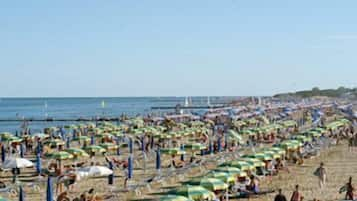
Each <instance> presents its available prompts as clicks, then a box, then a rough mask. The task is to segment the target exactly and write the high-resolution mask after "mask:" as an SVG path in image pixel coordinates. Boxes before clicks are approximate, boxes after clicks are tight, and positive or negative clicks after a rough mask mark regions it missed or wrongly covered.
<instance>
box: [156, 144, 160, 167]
mask: <svg viewBox="0 0 357 201" xmlns="http://www.w3.org/2000/svg"><path fill="white" fill-rule="evenodd" d="M156 169H157V170H160V169H161V156H160V149H158V150H157V151H156Z"/></svg>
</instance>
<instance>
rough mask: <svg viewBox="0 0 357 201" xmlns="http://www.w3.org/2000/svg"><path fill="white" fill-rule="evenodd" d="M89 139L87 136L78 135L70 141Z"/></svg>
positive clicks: (85, 140) (86, 140)
mask: <svg viewBox="0 0 357 201" xmlns="http://www.w3.org/2000/svg"><path fill="white" fill-rule="evenodd" d="M90 140H91V139H90V138H89V137H88V136H84V135H81V136H78V137H76V138H73V139H72V141H77V142H89V141H90Z"/></svg>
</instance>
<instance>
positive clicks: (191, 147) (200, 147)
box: [184, 143, 206, 151]
mask: <svg viewBox="0 0 357 201" xmlns="http://www.w3.org/2000/svg"><path fill="white" fill-rule="evenodd" d="M184 149H185V150H186V151H200V150H204V149H206V146H204V145H203V144H200V143H191V144H185V145H184Z"/></svg>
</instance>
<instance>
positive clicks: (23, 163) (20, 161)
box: [2, 158, 34, 169]
mask: <svg viewBox="0 0 357 201" xmlns="http://www.w3.org/2000/svg"><path fill="white" fill-rule="evenodd" d="M33 165H34V164H33V163H32V162H31V161H29V160H28V159H25V158H8V159H6V160H5V162H4V163H3V165H2V168H3V169H13V168H28V167H33Z"/></svg>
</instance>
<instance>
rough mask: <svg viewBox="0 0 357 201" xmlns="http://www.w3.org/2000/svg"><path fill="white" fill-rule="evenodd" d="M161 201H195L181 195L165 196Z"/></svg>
mask: <svg viewBox="0 0 357 201" xmlns="http://www.w3.org/2000/svg"><path fill="white" fill-rule="evenodd" d="M160 201H193V200H191V199H189V198H187V197H184V196H179V195H164V196H162V197H160Z"/></svg>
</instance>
